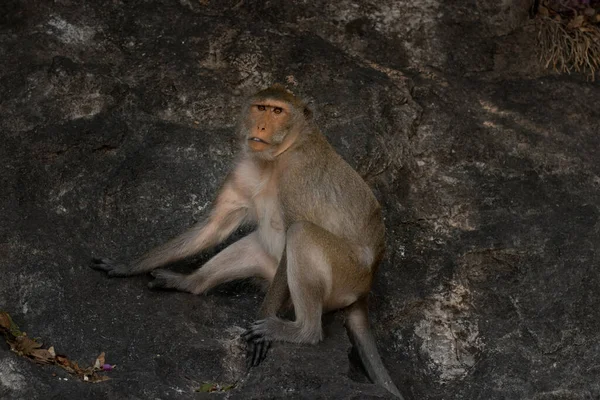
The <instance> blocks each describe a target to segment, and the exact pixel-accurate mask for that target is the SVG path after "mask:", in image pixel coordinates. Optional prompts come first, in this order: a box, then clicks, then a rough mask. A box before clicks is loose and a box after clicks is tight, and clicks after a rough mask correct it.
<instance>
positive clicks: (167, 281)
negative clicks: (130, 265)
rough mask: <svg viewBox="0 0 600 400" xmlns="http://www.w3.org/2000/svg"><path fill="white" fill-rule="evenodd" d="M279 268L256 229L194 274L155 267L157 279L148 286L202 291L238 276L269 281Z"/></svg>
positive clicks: (193, 291)
mask: <svg viewBox="0 0 600 400" xmlns="http://www.w3.org/2000/svg"><path fill="white" fill-rule="evenodd" d="M276 269H277V261H276V260H275V259H274V258H273V257H272V256H271V255H269V254H267V253H266V252H265V251H264V250H263V248H262V246H261V244H260V242H259V240H258V234H257V233H256V232H253V233H251V234H250V235H248V236H246V237H244V238H243V239H240V240H238V241H237V242H235V243H233V244H232V245H230V246H229V247H227V248H226V249H225V250H223V251H221V252H220V253H219V254H217V255H216V256H214V257H213V258H211V259H210V260H208V262H207V263H206V264H204V265H203V266H202V267H200V268H199V269H198V270H197V271H196V272H194V273H192V274H189V275H184V274H180V273H177V272H173V271H169V270H165V269H157V270H154V271H152V272H151V274H152V276H153V277H154V280H153V281H151V282H149V283H148V287H150V288H151V289H176V290H181V291H184V292H190V293H193V294H200V293H205V292H206V291H207V290H209V289H211V288H213V287H215V286H217V285H220V284H222V283H225V282H230V281H233V280H236V279H244V278H249V277H254V276H256V277H259V278H263V279H265V280H267V281H268V282H270V281H272V280H273V276H274V275H275V271H276Z"/></svg>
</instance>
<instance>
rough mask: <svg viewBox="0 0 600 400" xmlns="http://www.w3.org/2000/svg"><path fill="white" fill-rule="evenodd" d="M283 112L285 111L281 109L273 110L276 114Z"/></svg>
mask: <svg viewBox="0 0 600 400" xmlns="http://www.w3.org/2000/svg"><path fill="white" fill-rule="evenodd" d="M282 111H283V110H282V109H281V107H275V108H273V112H274V113H275V114H281V112H282Z"/></svg>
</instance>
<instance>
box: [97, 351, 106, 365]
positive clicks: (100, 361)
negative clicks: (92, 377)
mask: <svg viewBox="0 0 600 400" xmlns="http://www.w3.org/2000/svg"><path fill="white" fill-rule="evenodd" d="M104 358H105V355H104V352H102V353H100V355H99V356H98V357H97V358H96V361H95V362H94V369H102V366H103V365H104V364H105V362H106V360H105V359H104Z"/></svg>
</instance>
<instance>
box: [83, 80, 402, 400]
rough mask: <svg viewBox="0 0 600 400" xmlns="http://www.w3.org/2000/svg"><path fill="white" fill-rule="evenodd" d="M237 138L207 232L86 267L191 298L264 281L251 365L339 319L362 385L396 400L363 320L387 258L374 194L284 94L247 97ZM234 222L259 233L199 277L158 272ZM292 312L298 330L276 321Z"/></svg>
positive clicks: (203, 226)
mask: <svg viewBox="0 0 600 400" xmlns="http://www.w3.org/2000/svg"><path fill="white" fill-rule="evenodd" d="M240 139H241V141H242V150H241V152H240V154H239V159H238V161H237V162H236V163H235V166H234V168H233V170H232V171H231V173H230V174H229V176H228V177H227V179H226V180H225V183H224V184H223V187H222V188H221V190H220V192H219V194H218V196H217V198H216V201H215V203H214V205H213V208H212V211H211V212H210V214H209V215H208V217H207V218H206V219H205V220H204V221H203V222H200V223H199V224H197V225H195V226H194V227H192V228H191V229H190V230H188V231H187V232H185V233H183V234H182V235H180V236H178V237H176V238H175V239H172V240H171V241H169V242H167V243H166V244H164V245H162V246H159V247H158V248H156V249H154V250H152V251H150V252H149V253H147V254H146V255H144V256H142V257H141V258H140V259H138V260H137V261H135V262H134V263H132V264H127V265H125V264H117V263H114V262H112V261H110V260H107V259H94V260H93V264H92V267H93V268H94V269H98V270H102V271H105V272H107V273H108V275H109V276H127V275H133V274H139V273H143V272H147V271H152V276H153V277H154V280H152V281H151V282H150V283H149V284H148V285H149V287H150V288H171V289H177V290H182V291H186V292H191V293H194V294H200V293H205V292H206V291H207V290H209V289H210V288H212V287H214V286H216V285H218V284H221V283H224V282H228V281H231V280H235V279H242V278H249V277H260V278H263V279H265V280H267V281H268V282H269V283H270V285H269V288H268V291H267V294H266V296H265V299H264V302H263V303H262V306H261V308H260V311H259V317H260V320H258V321H256V322H255V323H254V324H253V325H252V326H251V327H250V328H249V329H248V330H247V331H246V332H245V333H244V335H243V337H244V338H245V339H246V341H247V342H248V360H249V364H250V365H258V364H259V363H260V362H261V361H262V360H263V359H264V357H265V356H266V353H267V350H268V349H269V346H270V344H271V342H272V341H287V342H295V343H317V342H319V341H320V340H321V339H322V338H323V330H322V324H321V315H322V314H323V313H325V312H328V311H333V310H337V309H344V310H345V312H346V319H345V326H346V329H347V332H348V335H349V337H350V340H351V342H352V344H353V346H355V350H357V351H358V354H359V355H360V358H361V360H362V363H363V365H364V367H365V370H366V372H367V374H368V376H369V378H370V379H371V380H372V381H373V382H376V383H378V384H380V385H382V386H383V387H385V388H386V389H387V390H388V391H389V392H391V393H392V394H394V395H395V396H397V397H399V398H401V397H402V396H401V395H400V392H399V391H398V389H397V388H396V386H395V385H394V383H393V382H392V379H391V378H390V376H389V374H388V372H387V371H386V369H385V367H384V365H383V363H382V361H381V358H380V356H379V353H378V352H377V348H376V346H375V340H374V337H373V335H372V334H371V331H370V328H369V322H368V317H367V295H368V293H369V290H370V289H371V284H372V282H373V276H374V274H375V272H376V270H377V267H378V265H379V262H380V261H381V259H382V256H383V252H384V235H385V227H384V224H383V218H382V214H381V207H380V205H379V203H378V202H377V200H376V199H375V196H374V195H373V193H372V192H371V190H370V189H369V187H368V186H367V184H366V183H365V182H364V181H363V180H362V179H361V177H360V176H359V175H358V174H357V173H356V171H354V170H353V169H352V168H351V167H350V166H349V165H348V164H347V163H346V162H345V161H344V160H343V159H342V158H341V157H340V156H339V155H338V154H337V153H336V152H335V150H334V149H333V148H332V147H331V145H330V144H329V143H328V142H327V141H326V139H325V137H324V136H323V135H322V134H321V132H320V131H319V130H318V128H317V127H316V126H315V123H314V121H313V120H312V112H311V111H310V109H309V108H308V107H307V105H306V104H305V103H304V102H303V101H302V100H300V99H299V98H297V97H296V96H294V95H293V94H292V93H290V92H288V91H287V90H286V89H285V88H284V87H283V86H280V85H274V86H271V87H269V88H267V89H265V90H263V91H261V92H258V93H257V94H255V95H254V96H252V97H251V98H250V101H249V102H248V103H247V105H246V107H245V109H244V111H243V116H242V121H241V125H240ZM241 224H254V225H256V230H255V231H253V232H252V233H250V234H249V235H248V236H246V237H244V238H243V239H241V240H239V241H237V242H235V243H233V244H232V245H230V246H229V247H227V248H226V249H224V250H223V251H221V252H220V253H218V254H217V255H216V256H214V257H213V258H212V259H210V260H209V261H208V262H207V263H206V264H205V265H203V266H202V267H201V268H199V269H198V270H197V271H196V272H194V273H192V274H190V275H183V274H179V273H176V272H173V271H169V270H166V269H156V268H158V267H161V266H164V265H166V264H169V263H172V262H174V261H177V260H181V259H183V258H184V257H188V256H191V255H193V254H195V253H198V252H200V251H202V250H204V249H207V248H209V247H211V246H214V245H216V244H218V243H220V242H221V241H223V240H225V239H226V238H227V237H228V236H230V235H231V234H232V233H233V232H234V231H235V230H236V229H237V228H238V227H239V226H240V225H241ZM290 300H291V304H290ZM290 306H291V307H293V311H294V315H295V320H293V321H292V320H284V319H282V318H280V317H279V315H278V313H279V312H282V311H285V309H286V308H287V307H290Z"/></svg>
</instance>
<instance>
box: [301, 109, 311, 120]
mask: <svg viewBox="0 0 600 400" xmlns="http://www.w3.org/2000/svg"><path fill="white" fill-rule="evenodd" d="M303 113H304V118H305V119H306V120H307V121H310V120H311V119H312V117H313V112H312V110H311V109H310V108H308V106H304V111H303Z"/></svg>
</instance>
